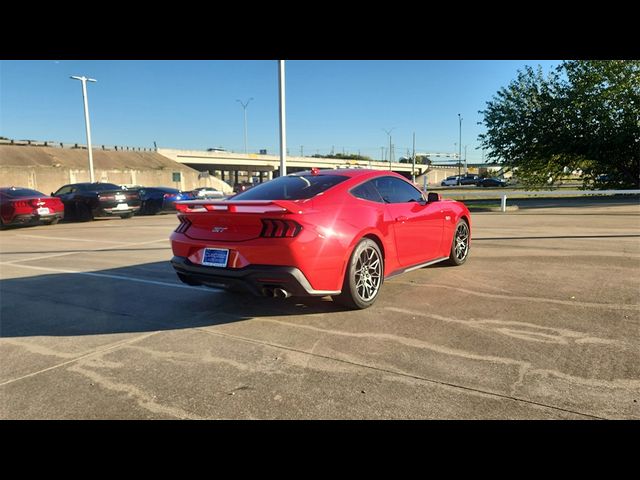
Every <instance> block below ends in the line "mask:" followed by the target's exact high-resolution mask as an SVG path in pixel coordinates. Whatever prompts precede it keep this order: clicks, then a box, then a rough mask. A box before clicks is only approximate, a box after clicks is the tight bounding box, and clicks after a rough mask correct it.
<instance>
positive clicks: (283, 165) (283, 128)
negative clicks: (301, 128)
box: [278, 60, 287, 177]
mask: <svg viewBox="0 0 640 480" xmlns="http://www.w3.org/2000/svg"><path fill="white" fill-rule="evenodd" d="M278 86H279V92H280V95H279V98H280V176H281V177H284V176H285V175H286V174H287V125H286V123H287V122H286V117H285V95H284V60H278Z"/></svg>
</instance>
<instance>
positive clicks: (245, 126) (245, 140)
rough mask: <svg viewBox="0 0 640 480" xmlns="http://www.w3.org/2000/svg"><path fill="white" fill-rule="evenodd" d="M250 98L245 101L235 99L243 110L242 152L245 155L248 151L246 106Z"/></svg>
mask: <svg viewBox="0 0 640 480" xmlns="http://www.w3.org/2000/svg"><path fill="white" fill-rule="evenodd" d="M251 100H253V97H251V98H250V99H249V100H247V101H246V103H244V102H242V100H236V102H239V103H240V105H242V109H243V110H244V154H245V155H247V154H248V153H249V151H248V149H247V106H248V105H249V102H250V101H251Z"/></svg>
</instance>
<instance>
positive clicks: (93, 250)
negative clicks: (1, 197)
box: [0, 238, 169, 265]
mask: <svg viewBox="0 0 640 480" xmlns="http://www.w3.org/2000/svg"><path fill="white" fill-rule="evenodd" d="M166 241H169V239H167V238H160V239H158V240H151V241H148V242H135V243H122V244H121V245H120V246H121V247H134V246H136V245H148V244H151V243H158V242H166ZM116 250H117V249H116ZM101 251H104V248H103V247H99V248H91V249H89V250H84V251H82V252H62V253H52V254H50V255H42V256H40V257H29V258H20V259H18V260H9V261H8V262H0V264H1V265H16V264H17V263H18V262H30V261H32V260H43V259H45V258H54V257H64V256H65V255H75V254H78V253H87V252H101ZM17 253H20V252H17Z"/></svg>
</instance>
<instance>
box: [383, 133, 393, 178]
mask: <svg viewBox="0 0 640 480" xmlns="http://www.w3.org/2000/svg"><path fill="white" fill-rule="evenodd" d="M394 128H396V127H393V128H392V129H391V130H386V129H384V128H383V129H382V130H383V131H384V132H385V133H386V134H387V135H389V170H391V157H392V155H393V154H392V153H391V152H392V150H391V132H392V131H393V130H394Z"/></svg>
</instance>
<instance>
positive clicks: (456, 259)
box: [447, 219, 471, 266]
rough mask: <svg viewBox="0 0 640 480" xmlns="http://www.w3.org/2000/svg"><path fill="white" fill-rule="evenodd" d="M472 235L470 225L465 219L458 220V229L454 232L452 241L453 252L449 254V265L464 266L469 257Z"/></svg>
mask: <svg viewBox="0 0 640 480" xmlns="http://www.w3.org/2000/svg"><path fill="white" fill-rule="evenodd" d="M470 240H471V234H470V231H469V225H468V224H467V222H466V221H464V220H463V219H460V220H458V223H457V224H456V229H455V230H454V231H453V240H451V251H450V253H449V260H448V262H447V263H449V265H454V266H458V265H462V264H463V263H464V262H466V261H467V258H468V257H469V246H470Z"/></svg>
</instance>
